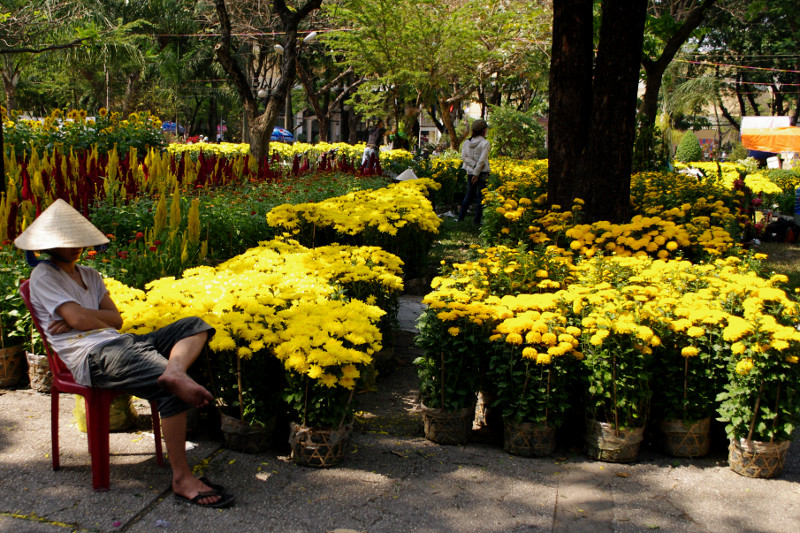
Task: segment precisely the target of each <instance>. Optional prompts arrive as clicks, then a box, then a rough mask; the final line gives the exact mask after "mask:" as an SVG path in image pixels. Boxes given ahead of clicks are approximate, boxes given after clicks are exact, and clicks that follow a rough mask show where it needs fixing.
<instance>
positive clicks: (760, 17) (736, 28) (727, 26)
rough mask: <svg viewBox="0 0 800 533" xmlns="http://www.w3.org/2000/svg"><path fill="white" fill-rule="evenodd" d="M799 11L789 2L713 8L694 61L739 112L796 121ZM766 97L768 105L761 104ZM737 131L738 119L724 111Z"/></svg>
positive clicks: (799, 110) (761, 0)
mask: <svg viewBox="0 0 800 533" xmlns="http://www.w3.org/2000/svg"><path fill="white" fill-rule="evenodd" d="M798 42H800V10H798V9H797V3H796V2H793V1H790V0H771V1H769V2H767V1H765V0H750V1H741V2H738V3H736V4H735V5H733V6H731V8H730V9H727V10H719V11H717V12H716V15H715V18H714V19H713V20H712V24H711V27H710V29H709V32H708V34H707V35H706V37H705V39H704V46H703V48H702V49H701V50H698V51H697V52H696V54H695V55H694V56H693V58H692V59H694V60H695V61H698V62H701V63H702V64H703V65H704V66H705V68H706V71H708V72H711V73H713V75H715V76H716V77H718V78H719V79H720V82H721V83H724V84H725V85H726V86H728V87H729V89H728V90H729V91H731V92H732V93H733V94H734V95H735V97H736V100H737V102H738V106H739V110H738V111H739V114H740V115H765V114H766V115H769V114H772V115H791V116H792V117H793V118H794V121H795V122H797V121H798V119H800V91H798V90H797V87H798V84H800V56H798V55H797V43H798ZM765 101H766V103H765ZM723 115H724V116H725V117H726V118H727V119H728V121H729V122H730V123H731V124H732V125H733V126H734V127H735V128H736V129H737V130H738V129H739V124H738V121H737V120H736V119H735V118H734V117H733V116H732V114H731V113H727V112H726V110H723Z"/></svg>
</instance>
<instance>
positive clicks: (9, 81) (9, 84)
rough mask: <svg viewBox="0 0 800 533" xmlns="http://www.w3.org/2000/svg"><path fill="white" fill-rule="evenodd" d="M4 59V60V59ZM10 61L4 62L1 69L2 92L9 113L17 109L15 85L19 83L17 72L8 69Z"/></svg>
mask: <svg viewBox="0 0 800 533" xmlns="http://www.w3.org/2000/svg"><path fill="white" fill-rule="evenodd" d="M4 59H5V58H4ZM10 63H11V61H10V60H4V67H5V68H3V91H5V93H6V109H7V110H8V111H9V112H10V111H11V110H12V109H16V108H17V83H18V82H19V71H17V70H13V68H11V69H9V64H10Z"/></svg>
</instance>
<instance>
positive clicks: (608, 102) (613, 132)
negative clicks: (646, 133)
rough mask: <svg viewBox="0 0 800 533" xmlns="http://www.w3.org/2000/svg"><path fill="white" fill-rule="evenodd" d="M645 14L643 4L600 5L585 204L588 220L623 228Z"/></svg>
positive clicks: (633, 0)
mask: <svg viewBox="0 0 800 533" xmlns="http://www.w3.org/2000/svg"><path fill="white" fill-rule="evenodd" d="M646 13H647V0H628V1H623V0H614V1H606V2H604V3H603V15H602V16H603V18H602V22H601V24H600V44H599V46H598V50H597V58H596V59H595V72H594V84H593V87H592V90H593V101H592V126H591V130H592V135H591V137H590V139H589V147H590V154H591V155H590V158H589V161H590V163H591V165H592V168H594V169H595V180H596V183H595V186H594V187H593V190H592V192H593V194H592V195H591V196H590V197H589V199H587V201H586V212H587V216H588V218H589V219H590V220H610V221H611V222H627V221H628V220H629V219H630V216H631V204H630V195H631V194H630V193H631V170H632V167H633V150H632V149H633V143H634V140H635V139H636V92H637V89H638V86H639V64H640V61H641V53H642V52H641V50H642V44H643V42H644V22H645V15H646Z"/></svg>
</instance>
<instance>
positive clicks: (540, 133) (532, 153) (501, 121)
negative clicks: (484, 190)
mask: <svg viewBox="0 0 800 533" xmlns="http://www.w3.org/2000/svg"><path fill="white" fill-rule="evenodd" d="M491 115H492V127H491V128H489V133H488V139H489V142H490V143H491V146H492V148H491V155H492V157H498V156H505V157H513V158H517V159H527V158H533V159H537V158H542V157H546V155H547V152H546V151H545V149H544V140H545V132H544V127H543V126H542V125H541V124H540V123H539V121H538V120H537V118H536V116H534V114H533V113H532V112H531V111H528V112H525V111H519V110H518V109H516V108H514V107H511V106H492V107H491Z"/></svg>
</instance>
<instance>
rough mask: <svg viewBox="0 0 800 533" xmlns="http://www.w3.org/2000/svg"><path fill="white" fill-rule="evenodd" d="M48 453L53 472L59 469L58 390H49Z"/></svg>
mask: <svg viewBox="0 0 800 533" xmlns="http://www.w3.org/2000/svg"><path fill="white" fill-rule="evenodd" d="M50 453H51V454H52V456H53V470H58V469H59V468H61V459H60V457H59V453H58V389H57V388H55V387H51V389H50Z"/></svg>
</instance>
